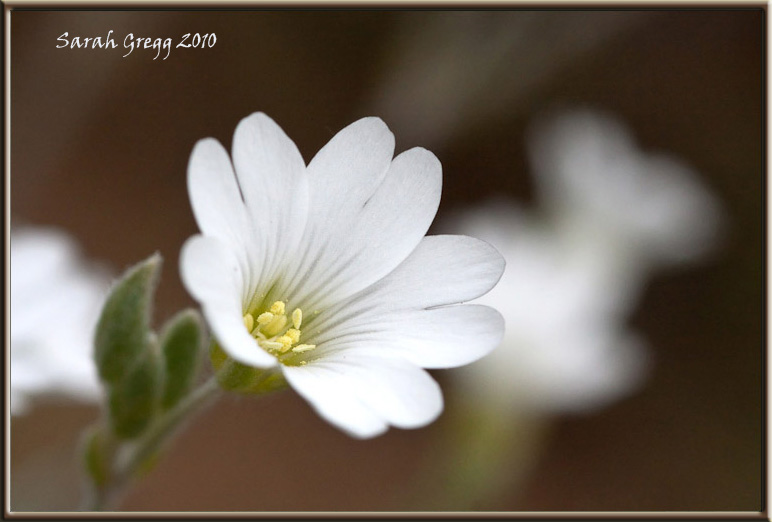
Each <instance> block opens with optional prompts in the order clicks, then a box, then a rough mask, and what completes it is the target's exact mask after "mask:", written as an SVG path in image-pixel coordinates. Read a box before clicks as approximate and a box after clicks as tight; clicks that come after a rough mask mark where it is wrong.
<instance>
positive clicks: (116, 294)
mask: <svg viewBox="0 0 772 522" xmlns="http://www.w3.org/2000/svg"><path fill="white" fill-rule="evenodd" d="M160 268H161V256H160V255H159V254H157V253H156V254H153V255H152V256H150V257H149V258H148V259H147V260H145V261H143V262H141V263H139V264H137V265H135V266H134V267H132V268H131V269H129V270H128V271H127V272H126V274H125V275H124V277H123V278H122V279H121V280H119V281H118V283H117V284H116V285H115V287H114V288H113V289H112V291H111V293H110V295H109V296H108V298H107V301H106V302H105V306H104V308H103V309H102V314H101V316H100V317H99V322H98V323H97V328H96V335H95V339H94V345H95V346H94V348H95V358H96V365H97V369H98V371H99V377H100V378H101V379H102V381H104V382H106V383H108V384H116V383H118V381H120V380H121V379H122V377H123V376H124V374H125V373H126V372H127V371H128V370H129V369H130V368H131V367H132V366H133V365H134V363H135V361H136V360H137V359H138V358H139V357H140V356H141V355H142V354H143V353H144V352H145V345H146V344H147V341H148V337H149V334H150V310H151V305H152V300H153V294H154V291H155V287H156V284H157V282H158V275H159V272H160Z"/></svg>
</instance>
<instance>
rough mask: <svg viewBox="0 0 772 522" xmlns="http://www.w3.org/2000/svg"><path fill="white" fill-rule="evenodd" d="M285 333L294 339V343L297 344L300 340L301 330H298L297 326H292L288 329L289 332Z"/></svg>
mask: <svg viewBox="0 0 772 522" xmlns="http://www.w3.org/2000/svg"><path fill="white" fill-rule="evenodd" d="M284 335H285V336H286V337H289V338H290V339H292V344H295V343H297V342H298V341H300V330H297V329H295V328H290V329H289V330H287V333H286V334H284Z"/></svg>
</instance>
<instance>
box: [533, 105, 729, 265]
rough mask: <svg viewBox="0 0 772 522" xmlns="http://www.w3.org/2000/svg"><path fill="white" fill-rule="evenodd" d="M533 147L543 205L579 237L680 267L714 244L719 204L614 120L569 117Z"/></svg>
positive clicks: (547, 126) (538, 129)
mask: <svg viewBox="0 0 772 522" xmlns="http://www.w3.org/2000/svg"><path fill="white" fill-rule="evenodd" d="M529 145H530V147H529V152H530V155H531V162H532V164H533V166H534V170H535V179H536V182H537V187H538V188H539V192H540V196H541V201H542V203H543V204H544V205H545V207H546V208H547V209H548V210H549V211H550V212H552V213H553V214H554V215H555V216H557V217H558V219H562V224H563V225H565V226H567V227H570V228H572V229H573V231H574V233H577V232H579V231H581V232H579V233H582V234H584V235H585V236H595V237H596V238H601V239H607V240H611V242H613V246H614V248H616V249H617V251H618V253H619V252H621V251H622V250H623V249H627V250H628V253H627V255H628V256H629V257H631V258H635V259H637V261H638V262H640V263H652V264H668V263H681V262H684V261H689V260H692V259H695V258H697V257H699V256H701V255H703V254H704V253H705V252H706V251H707V250H708V249H709V248H711V247H712V246H713V244H714V240H715V238H716V234H717V232H719V221H720V214H719V212H718V204H717V202H716V201H715V199H714V198H713V197H712V195H711V194H709V193H708V192H707V190H706V189H705V188H704V187H703V186H702V184H701V183H700V182H699V179H698V178H697V175H696V174H695V173H694V172H693V171H692V170H691V169H690V168H689V167H687V166H686V165H685V164H684V163H682V162H681V161H679V160H677V159H676V158H673V157H671V156H668V155H665V154H658V153H647V152H644V151H641V150H640V149H639V148H638V146H637V145H636V144H635V142H634V140H633V138H632V136H631V135H630V133H629V131H628V130H627V129H626V128H625V127H624V126H623V125H622V124H621V123H619V122H617V121H616V120H614V119H613V118H610V117H607V116H603V115H601V114H597V113H593V112H589V111H574V112H568V113H565V114H562V115H561V116H560V117H558V118H555V119H551V120H545V121H542V122H540V124H538V125H536V126H535V128H534V131H533V132H532V133H531V141H530V144H529ZM587 239H589V238H587ZM631 261H632V259H631Z"/></svg>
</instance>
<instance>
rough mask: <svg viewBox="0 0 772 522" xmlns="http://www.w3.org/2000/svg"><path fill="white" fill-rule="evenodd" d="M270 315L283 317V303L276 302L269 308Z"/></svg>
mask: <svg viewBox="0 0 772 522" xmlns="http://www.w3.org/2000/svg"><path fill="white" fill-rule="evenodd" d="M269 310H270V311H271V313H273V314H275V315H283V314H284V301H276V302H275V303H273V304H272V305H271V308H269Z"/></svg>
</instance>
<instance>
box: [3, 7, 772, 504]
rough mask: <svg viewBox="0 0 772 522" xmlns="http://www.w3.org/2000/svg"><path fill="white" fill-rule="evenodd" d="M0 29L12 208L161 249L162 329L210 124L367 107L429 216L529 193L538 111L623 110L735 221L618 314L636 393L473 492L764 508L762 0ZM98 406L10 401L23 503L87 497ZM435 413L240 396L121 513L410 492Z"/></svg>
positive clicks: (14, 16) (162, 16) (573, 420)
mask: <svg viewBox="0 0 772 522" xmlns="http://www.w3.org/2000/svg"><path fill="white" fill-rule="evenodd" d="M111 29H112V30H113V31H114V33H113V37H114V38H115V40H116V43H117V44H118V46H119V48H118V49H108V50H101V49H56V45H57V37H58V36H60V35H61V34H63V33H64V32H65V31H66V32H69V35H70V37H72V36H75V35H79V36H81V37H86V36H90V37H95V36H102V38H103V39H104V38H105V36H106V35H107V32H108V31H109V30H111ZM129 32H132V33H134V35H135V36H143V37H146V36H149V37H153V38H156V37H161V38H167V37H170V38H172V40H173V45H176V44H177V42H179V41H180V39H181V37H182V35H183V34H185V33H188V32H190V33H196V32H198V33H202V34H203V33H212V32H214V33H216V35H217V43H216V45H215V46H214V47H213V48H206V49H175V48H172V49H171V53H170V55H169V57H168V59H166V60H162V58H163V57H164V56H165V55H166V51H165V50H163V51H162V52H161V56H160V57H159V58H158V59H157V60H153V57H154V56H155V55H156V51H155V50H151V49H139V50H135V51H134V52H132V53H131V54H130V55H129V56H127V57H125V58H124V57H122V55H123V54H125V53H126V49H123V48H122V40H123V37H124V36H125V35H126V34H128V33H129ZM10 36H11V61H10V67H11V92H12V94H11V117H12V120H11V132H12V136H11V160H12V162H11V172H12V174H11V205H12V206H11V216H12V221H13V223H30V224H37V225H53V226H57V227H60V228H63V229H65V230H67V231H69V232H70V233H71V234H73V235H74V236H75V237H76V238H77V240H78V241H80V243H81V244H82V246H83V248H84V251H85V254H86V255H87V256H88V257H90V258H92V259H96V260H101V261H103V262H105V263H106V264H108V265H109V266H111V267H112V268H113V270H114V271H115V272H116V273H117V272H119V271H121V270H123V269H124V268H126V267H127V266H129V265H130V264H133V263H135V262H137V261H139V260H141V259H144V258H145V257H147V256H148V255H150V254H151V253H153V252H154V251H160V253H161V254H162V255H163V257H164V259H165V266H164V270H163V275H162V281H161V285H160V288H159V291H158V295H157V309H156V312H155V314H156V315H155V322H156V325H158V324H160V323H161V322H162V321H163V320H165V319H166V318H168V317H169V316H171V315H172V314H173V313H174V312H176V311H177V310H179V309H181V308H183V307H185V306H193V301H192V299H191V298H190V297H189V296H188V295H187V294H186V292H185V291H184V289H183V287H182V285H181V283H180V280H179V277H178V273H177V259H178V254H179V250H180V247H181V245H182V243H183V242H184V241H185V239H186V238H187V237H189V236H190V235H191V234H194V233H195V232H196V231H197V229H196V226H195V223H194V220H193V215H192V213H191V211H190V207H189V203H188V198H187V189H186V185H185V176H186V166H187V161H188V157H189V154H190V151H191V149H192V147H193V144H194V143H195V142H196V140H198V139H200V138H203V137H207V136H214V137H216V138H218V139H219V140H220V141H222V142H223V143H224V144H225V145H226V147H228V148H229V147H230V140H231V136H232V132H233V130H234V129H235V126H236V124H237V123H238V121H239V120H240V119H241V118H242V117H244V116H246V115H248V114H250V113H251V112H253V111H256V110H260V111H264V112H266V113H267V114H268V115H270V116H271V117H272V118H273V119H275V120H276V122H277V123H279V125H280V126H281V127H282V128H283V129H284V130H285V132H286V133H287V134H288V135H289V136H290V137H291V138H292V139H293V140H294V141H295V142H296V143H297V145H298V147H299V149H300V151H301V153H302V154H303V156H304V158H305V159H306V161H308V160H310V159H311V157H312V156H313V154H314V153H315V152H316V151H317V150H318V149H319V148H320V147H321V146H322V145H324V144H325V143H326V142H327V141H328V140H329V138H330V137H332V135H333V134H334V133H335V132H337V131H338V130H340V129H341V128H343V127H344V126H345V125H347V124H349V123H351V122H352V121H354V120H356V119H358V118H360V117H363V116H369V115H377V116H380V117H381V118H383V119H384V121H385V122H386V123H387V124H388V125H389V127H390V128H391V130H392V131H393V132H394V134H395V136H396V143H397V151H398V152H399V151H402V150H405V149H408V148H411V147H414V146H423V147H426V148H428V149H430V150H432V151H433V152H434V153H435V154H436V155H437V156H438V157H439V159H440V160H441V162H442V164H443V171H444V188H443V199H442V204H441V207H440V211H439V214H438V220H442V218H443V215H448V214H449V213H451V212H453V211H456V210H460V209H463V208H465V206H467V205H470V204H474V203H478V202H482V201H484V200H485V199H486V198H488V197H490V196H492V195H496V194H505V195H508V196H511V197H512V198H514V199H516V200H517V201H520V202H522V203H523V204H528V203H529V202H530V201H531V200H532V197H533V190H532V189H533V187H532V179H531V178H530V176H529V169H530V167H529V166H528V164H527V161H526V157H525V140H524V136H525V132H526V129H527V128H528V126H529V124H530V123H531V122H532V121H533V120H534V119H535V118H538V117H539V116H541V115H543V114H544V113H546V112H549V111H551V110H554V109H556V108H560V107H563V106H566V107H588V108H594V109H600V110H603V111H605V112H607V113H610V114H613V115H615V116H616V117H617V118H619V119H620V120H621V121H623V122H624V123H625V124H627V125H628V126H629V127H630V129H631V130H632V132H633V134H634V135H635V136H636V138H637V141H638V143H639V144H640V145H641V147H642V148H644V149H646V150H648V149H656V150H661V151H666V152H668V153H671V154H673V155H676V156H678V157H680V158H681V159H683V160H684V161H685V162H687V163H689V164H690V165H691V166H692V167H694V168H695V169H696V170H697V171H698V172H699V173H700V174H701V176H702V182H703V183H704V184H705V185H706V186H707V187H708V188H709V189H711V190H712V191H713V192H714V193H715V194H716V196H717V197H718V198H719V199H720V202H721V204H722V206H723V208H724V211H725V218H726V221H727V223H726V229H727V233H725V234H724V237H723V241H722V243H721V245H720V246H719V248H718V249H717V251H716V253H715V255H713V256H712V257H711V258H710V259H708V260H707V261H704V262H702V263H700V264H698V265H695V266H694V267H689V268H688V269H683V270H673V271H670V272H665V273H658V274H657V275H656V276H655V277H654V278H653V279H651V280H650V284H649V285H648V286H647V288H646V290H645V292H644V295H643V298H642V299H641V301H640V302H639V304H638V307H637V309H636V312H635V313H634V315H633V318H632V322H631V323H632V324H631V326H632V327H633V328H635V329H636V330H637V331H638V332H640V333H641V334H642V335H643V336H644V337H645V339H646V341H647V343H648V344H649V347H650V350H651V355H652V362H653V367H652V371H651V374H650V376H649V379H648V381H647V382H646V384H645V386H644V387H643V388H642V389H641V390H640V391H639V392H637V393H636V394H634V395H633V396H631V397H629V398H627V399H625V400H622V401H620V402H617V403H615V404H613V405H612V406H610V407H608V408H605V409H603V410H601V411H599V412H597V413H594V414H592V415H574V416H565V417H562V418H558V419H555V421H554V424H553V425H552V428H551V429H550V430H549V431H548V437H549V438H548V439H547V440H546V441H545V443H544V444H545V448H544V450H543V453H542V454H541V455H540V457H539V460H538V463H537V465H536V467H535V470H534V472H533V473H532V474H531V475H530V476H529V477H528V479H527V480H526V482H525V485H524V486H522V487H520V488H517V491H505V492H503V493H502V494H500V495H497V496H496V498H493V499H487V500H486V501H485V502H484V503H481V504H480V505H479V506H477V508H478V509H480V510H504V511H515V510H534V511H536V510H550V511H562V510H569V511H580V510H631V511H637V510H759V509H761V507H762V506H761V502H762V464H763V462H762V455H763V453H762V444H763V441H762V426H763V411H762V405H763V400H762V391H763V370H762V361H763V353H764V338H763V331H764V324H765V323H764V315H763V302H764V289H763V266H764V265H763V247H762V244H763V236H762V234H763V223H764V216H765V211H764V207H763V204H762V201H763V190H764V180H765V171H764V168H765V165H764V162H763V151H764V142H763V139H762V138H763V136H762V130H763V126H764V123H765V118H764V112H763V108H764V103H763V100H764V94H765V84H764V81H765V74H764V68H763V66H764V63H763V56H764V52H763V50H764V47H765V45H766V37H765V33H764V12H763V11H762V10H744V11H739V10H738V11H640V12H636V11H624V12H623V11H620V12H613V11H597V12H594V11H574V12H560V11H539V12H529V11H511V12H487V13H486V12H405V11H385V12H378V11H358V12H345V11H315V12H281V11H273V12H260V11H239V12H208V11H198V12H152V11H144V12H66V11H58V12H38V11H21V10H13V11H12V12H11V34H10ZM41 327H42V328H45V325H44V324H43V325H41ZM433 374H434V375H435V376H436V377H437V378H438V379H439V380H440V383H441V384H442V385H443V387H445V388H449V387H450V386H451V383H450V379H447V378H446V377H444V376H443V374H442V372H433ZM448 391H449V392H450V391H451V390H448ZM446 397H447V408H448V410H449V411H450V410H451V409H452V408H453V395H452V393H447V394H446ZM97 415H98V409H97V408H96V407H88V406H81V405H77V404H72V403H58V404H57V403H53V404H47V405H42V406H38V407H36V408H35V409H34V410H33V412H32V413H31V414H29V415H26V416H22V417H18V418H14V419H13V423H12V426H11V458H12V460H11V466H12V467H11V478H12V506H13V508H14V509H20V510H26V509H33V510H38V509H40V510H45V509H73V508H75V507H76V506H77V498H78V494H79V481H78V474H77V467H76V465H75V460H74V457H73V452H74V449H75V446H76V443H77V439H78V434H79V430H80V429H81V428H82V427H84V426H85V425H87V424H89V423H90V422H91V421H93V420H94V419H95V418H96V417H97ZM447 423H448V420H447V416H443V417H441V418H440V419H439V420H438V421H437V422H436V423H434V424H433V425H431V426H429V427H428V428H425V429H421V430H416V431H405V430H398V429H392V430H390V431H389V432H388V433H387V434H386V435H384V436H381V437H379V438H376V439H374V440H368V441H357V440H353V439H351V438H349V437H348V436H346V435H344V434H343V433H342V432H340V431H338V430H337V429H335V428H333V427H332V426H330V425H328V424H327V423H325V422H324V421H323V420H322V419H321V418H319V417H318V416H317V415H316V414H315V413H313V411H312V410H311V409H310V408H309V407H308V406H307V405H306V403H305V402H304V401H303V400H302V399H300V398H299V397H298V396H296V395H295V394H293V393H291V392H287V393H283V394H279V395H276V396H269V397H267V398H264V399H262V400H250V398H248V397H238V396H232V397H231V396H229V397H226V398H225V399H224V400H222V401H221V402H220V403H218V406H217V407H215V408H212V409H210V410H208V411H206V412H205V413H204V414H203V415H201V416H200V417H198V418H197V419H196V420H195V421H194V422H193V423H192V424H191V425H190V426H189V427H188V429H187V430H185V431H184V433H183V434H182V435H181V436H180V437H179V438H178V439H177V441H176V443H175V444H174V446H173V448H172V450H171V451H170V452H169V453H168V454H167V455H166V456H165V458H164V459H163V460H162V461H161V462H160V464H159V465H158V467H157V468H156V469H155V470H153V471H152V472H151V473H150V474H149V475H148V476H147V477H146V478H145V480H143V481H142V482H141V483H140V484H139V485H138V486H137V487H136V488H134V489H133V491H132V492H131V494H130V496H129V497H128V498H127V500H126V502H125V504H124V505H123V507H124V508H125V509H130V510H226V511H231V510H255V511H265V510H292V511H304V510H317V511H322V510H362V511H370V510H400V509H405V508H406V506H407V505H406V504H403V503H401V501H400V499H401V498H406V497H409V493H410V491H409V490H410V489H411V488H412V486H411V480H418V479H419V477H424V475H423V473H424V472H423V471H422V470H421V467H422V464H423V465H427V464H428V462H429V461H430V459H429V457H430V456H432V450H433V449H435V448H436V447H437V441H438V439H439V438H440V437H441V434H442V432H443V429H444V428H446V427H447ZM435 457H436V456H435ZM432 458H434V457H432ZM412 507H415V506H412Z"/></svg>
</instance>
